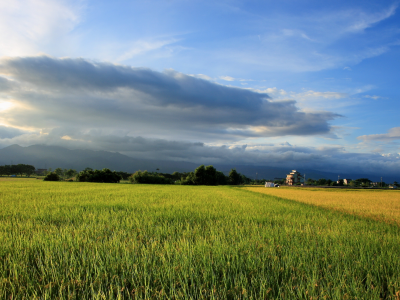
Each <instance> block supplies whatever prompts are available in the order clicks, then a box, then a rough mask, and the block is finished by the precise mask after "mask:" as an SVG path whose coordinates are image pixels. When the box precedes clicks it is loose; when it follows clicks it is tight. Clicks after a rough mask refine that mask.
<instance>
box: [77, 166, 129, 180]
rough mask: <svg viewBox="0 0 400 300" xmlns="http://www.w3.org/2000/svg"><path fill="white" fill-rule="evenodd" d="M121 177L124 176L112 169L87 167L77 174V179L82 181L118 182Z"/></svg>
mask: <svg viewBox="0 0 400 300" xmlns="http://www.w3.org/2000/svg"><path fill="white" fill-rule="evenodd" d="M121 179H122V177H121V176H120V175H118V173H117V172H115V171H114V172H112V171H111V170H110V169H103V170H91V169H88V168H86V169H85V170H84V171H81V172H79V174H78V175H77V176H76V181H81V182H101V183H118V182H120V180H121Z"/></svg>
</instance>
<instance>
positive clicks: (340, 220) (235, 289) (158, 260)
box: [0, 180, 400, 299]
mask: <svg viewBox="0 0 400 300" xmlns="http://www.w3.org/2000/svg"><path fill="white" fill-rule="evenodd" d="M0 299H400V227H399V226H398V225H396V224H389V223H385V222H382V221H377V220H373V219H368V218H367V217H363V216H357V215H351V214H346V213H344V212H340V211H336V210H329V209H328V208H323V207H317V206H314V205H310V204H306V203H300V202H296V201H293V200H288V199H284V198H279V197H277V196H272V195H267V194H262V193H256V192H252V191H248V190H245V189H243V188H240V187H229V186H215V187H213V186H210V187H207V186H161V185H131V184H96V183H76V182H43V181H41V180H21V181H19V180H9V181H2V182H0Z"/></svg>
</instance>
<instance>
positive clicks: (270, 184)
mask: <svg viewBox="0 0 400 300" xmlns="http://www.w3.org/2000/svg"><path fill="white" fill-rule="evenodd" d="M265 187H275V184H274V183H273V182H268V181H266V182H265Z"/></svg>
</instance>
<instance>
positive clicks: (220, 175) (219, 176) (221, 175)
mask: <svg viewBox="0 0 400 300" xmlns="http://www.w3.org/2000/svg"><path fill="white" fill-rule="evenodd" d="M216 178H217V184H218V185H226V184H228V180H229V178H228V177H226V176H225V175H224V173H222V172H220V171H217V173H216Z"/></svg>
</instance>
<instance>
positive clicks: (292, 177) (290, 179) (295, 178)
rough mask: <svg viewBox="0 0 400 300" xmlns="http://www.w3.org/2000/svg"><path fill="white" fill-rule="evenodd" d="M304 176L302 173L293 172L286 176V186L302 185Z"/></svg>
mask: <svg viewBox="0 0 400 300" xmlns="http://www.w3.org/2000/svg"><path fill="white" fill-rule="evenodd" d="M302 178H303V177H302V176H301V175H300V172H297V171H296V170H292V172H291V173H290V174H288V175H286V184H287V185H296V184H297V183H300V182H301V180H302Z"/></svg>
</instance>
